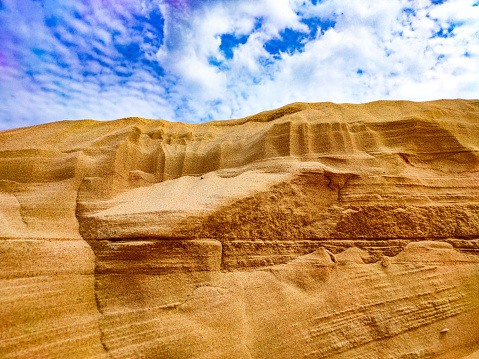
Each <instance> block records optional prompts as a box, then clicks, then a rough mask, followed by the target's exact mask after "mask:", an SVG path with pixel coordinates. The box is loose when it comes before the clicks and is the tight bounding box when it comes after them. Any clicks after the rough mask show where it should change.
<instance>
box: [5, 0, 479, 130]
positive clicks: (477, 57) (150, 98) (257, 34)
mask: <svg viewBox="0 0 479 359" xmlns="http://www.w3.org/2000/svg"><path fill="white" fill-rule="evenodd" d="M0 96H1V101H0V130H3V129H9V128H16V127H21V126H29V125H35V124H40V123H45V122H53V121H60V120H65V119H67V120H78V119H96V120H112V119H117V118H122V117H128V116H139V117H145V118H162V119H165V120H170V121H183V122H192V123H198V122H204V121H210V120H225V119H230V118H239V117H244V116H247V115H251V114H254V113H257V112H260V111H263V110H269V109H273V108H277V107H280V106H283V105H285V104H288V103H291V102H296V101H304V102H321V101H332V102H353V103H359V102H367V101H373V100H381V99H393V100H394V99H403V100H416V101H422V100H433V99H440V98H479V0H433V1H430V0H429V1H426V0H362V1H359V0H323V1H320V0H307V1H303V0H256V1H246V0H223V1H221V0H137V1H130V0H0Z"/></svg>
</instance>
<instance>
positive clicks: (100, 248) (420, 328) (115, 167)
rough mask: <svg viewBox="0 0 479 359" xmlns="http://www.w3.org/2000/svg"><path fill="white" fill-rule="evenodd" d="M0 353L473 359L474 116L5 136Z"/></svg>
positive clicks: (398, 109)
mask: <svg viewBox="0 0 479 359" xmlns="http://www.w3.org/2000/svg"><path fill="white" fill-rule="evenodd" d="M0 253H1V261H0V300H1V303H2V305H1V306H0V357H2V358H3V357H5V358H94V357H98V358H205V359H206V358H335V359H336V358H337V359H339V358H344V359H346V358H348V359H349V358H358V359H359V358H366V359H369V358H370V359H373V358H377V359H383V358H388V359H393V358H394V359H396V358H397V359H399V358H401V359H411V358H414V359H416V358H418V359H419V358H421V359H422V358H428V359H429V358H443V359H451V358H453V359H455V358H458V359H459V358H468V359H473V358H477V357H478V355H479V352H478V351H479V320H478V319H477V318H479V256H478V254H479V101H466V100H454V101H449V100H448V101H445V100H444V101H435V102H427V103H412V102H383V101H381V102H374V103H369V104H364V105H346V104H343V105H337V104H332V103H318V104H303V103H297V104H291V105H288V106H285V107H283V108H280V109H277V110H273V111H267V112H263V113H260V114H258V115H255V116H251V117H248V118H244V119H238V120H229V121H224V122H210V123H207V124H198V125H192V124H183V123H169V122H166V121H161V120H145V119H140V118H128V119H122V120H117V121H111V122H96V121H73V122H58V123H52V124H47V125H41V126H36V127H30V128H22V129H17V130H11V131H3V132H0Z"/></svg>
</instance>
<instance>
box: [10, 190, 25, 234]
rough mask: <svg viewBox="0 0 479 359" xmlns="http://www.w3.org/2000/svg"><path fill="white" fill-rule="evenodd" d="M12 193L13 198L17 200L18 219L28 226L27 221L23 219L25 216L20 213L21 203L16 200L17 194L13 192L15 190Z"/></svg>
mask: <svg viewBox="0 0 479 359" xmlns="http://www.w3.org/2000/svg"><path fill="white" fill-rule="evenodd" d="M12 195H13V197H15V199H16V200H17V202H18V213H19V214H20V219H21V220H22V222H23V223H24V224H25V226H26V227H27V228H28V223H27V221H26V220H25V217H24V216H23V214H22V204H21V203H20V201H19V200H18V197H17V195H16V194H15V192H12Z"/></svg>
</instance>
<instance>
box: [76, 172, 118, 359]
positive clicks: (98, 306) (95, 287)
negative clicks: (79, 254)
mask: <svg viewBox="0 0 479 359" xmlns="http://www.w3.org/2000/svg"><path fill="white" fill-rule="evenodd" d="M84 180H85V178H82V179H81V180H79V184H78V187H77V190H76V197H75V218H76V220H77V222H78V228H79V230H78V234H79V236H80V237H81V238H82V240H83V241H85V242H86V243H87V244H88V246H89V247H90V249H91V251H92V253H93V255H94V256H95V259H94V272H93V294H94V298H95V306H96V310H97V312H98V314H99V318H98V331H99V333H100V337H99V340H100V345H101V346H102V348H103V350H104V351H105V354H106V355H107V356H108V357H109V358H112V356H111V353H110V351H109V349H108V347H107V345H106V342H105V333H104V332H103V329H102V327H101V323H100V321H101V319H102V318H103V317H104V313H103V309H102V307H101V303H100V298H99V296H98V279H97V277H96V268H97V256H96V254H95V251H94V250H93V248H92V247H91V245H90V243H88V241H86V240H85V239H84V238H83V236H82V234H81V230H80V218H79V217H80V214H79V209H78V203H79V194H80V189H81V188H82V184H83V181H84Z"/></svg>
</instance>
